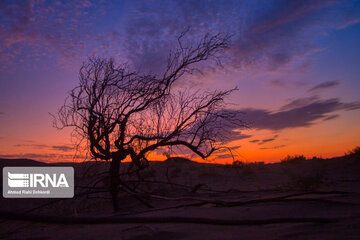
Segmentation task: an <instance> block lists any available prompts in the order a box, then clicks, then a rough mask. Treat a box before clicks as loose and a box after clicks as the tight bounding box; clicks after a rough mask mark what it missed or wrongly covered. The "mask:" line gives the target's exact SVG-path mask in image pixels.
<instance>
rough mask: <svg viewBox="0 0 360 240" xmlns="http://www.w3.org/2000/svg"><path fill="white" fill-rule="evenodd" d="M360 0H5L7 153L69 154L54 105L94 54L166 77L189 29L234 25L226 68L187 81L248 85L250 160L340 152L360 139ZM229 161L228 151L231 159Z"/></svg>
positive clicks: (0, 90)
mask: <svg viewBox="0 0 360 240" xmlns="http://www.w3.org/2000/svg"><path fill="white" fill-rule="evenodd" d="M359 21H360V2H359V1H335V0H324V1H321V0H319V1H306V0H293V1H265V0H264V1H254V0H248V1H121V2H120V1H114V2H112V1H24V0H22V1H1V3H0V35H1V38H0V41H1V43H0V61H1V64H0V146H1V147H0V155H2V156H3V157H30V158H36V159H47V160H49V158H52V159H57V160H62V159H69V158H71V156H72V154H73V152H72V151H71V140H70V130H69V131H62V132H59V131H57V130H56V129H54V128H52V124H51V117H50V115H49V114H48V113H49V112H51V113H54V112H56V110H57V109H58V107H59V106H60V105H61V104H62V102H63V101H64V99H65V97H66V94H67V92H68V91H69V90H70V89H72V88H73V87H75V86H76V84H77V82H78V79H77V72H78V70H79V67H80V66H81V63H82V62H83V61H84V60H86V58H87V56H92V55H100V56H105V57H110V56H113V57H115V58H116V59H117V60H118V61H119V62H124V61H126V62H128V63H129V64H131V65H133V66H134V67H135V68H137V69H139V70H140V71H152V72H155V73H158V72H159V73H160V72H161V71H162V70H163V66H164V60H165V58H166V56H167V54H168V53H169V51H170V49H173V48H174V47H176V40H177V36H179V34H180V33H181V32H182V31H184V30H185V29H187V28H190V30H189V33H188V35H187V39H186V40H187V41H188V42H192V41H195V40H196V39H198V38H199V37H201V36H203V35H204V34H205V33H212V34H214V33H218V32H221V33H229V34H231V35H232V45H231V47H230V49H229V50H228V51H227V52H226V56H225V57H226V58H225V59H224V60H223V64H224V68H222V69H217V70H216V71H215V70H208V71H207V72H206V74H205V75H204V76H200V75H194V76H191V77H189V78H186V79H183V80H182V81H183V82H182V84H181V86H185V87H189V88H190V87H192V88H201V89H217V88H221V89H226V88H232V87H235V86H238V88H239V89H240V90H239V91H238V92H236V93H235V94H233V95H232V96H231V98H230V99H228V103H229V105H228V106H229V107H228V108H229V109H231V111H237V112H239V117H241V118H243V119H244V120H246V121H247V122H248V123H249V124H250V126H251V127H252V128H251V129H249V130H242V131H239V130H236V129H232V130H233V133H234V134H233V135H234V136H233V140H234V141H233V142H231V143H230V145H231V146H233V147H234V148H236V149H237V151H238V152H239V155H241V156H242V157H243V158H244V159H245V160H249V161H254V160H262V161H275V160H276V159H279V158H281V157H283V156H285V155H286V154H305V155H309V156H310V155H315V154H320V155H322V156H334V155H337V154H341V153H343V152H345V151H347V150H349V149H351V148H353V147H354V146H356V145H360V137H359V136H360V135H359V134H355V133H356V132H357V133H359V132H360V131H359V130H360V127H359V126H358V125H359V124H358V121H359V120H358V119H360V111H359V109H360V95H359V89H360V79H359V76H360V67H359V63H360V45H359V42H360V23H359ZM219 158H221V159H225V158H226V157H225V156H221V155H219Z"/></svg>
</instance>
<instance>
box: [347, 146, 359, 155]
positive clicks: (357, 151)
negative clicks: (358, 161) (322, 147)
mask: <svg viewBox="0 0 360 240" xmlns="http://www.w3.org/2000/svg"><path fill="white" fill-rule="evenodd" d="M347 155H348V156H360V147H359V146H358V147H355V148H354V149H353V150H351V151H349V152H348V154H347Z"/></svg>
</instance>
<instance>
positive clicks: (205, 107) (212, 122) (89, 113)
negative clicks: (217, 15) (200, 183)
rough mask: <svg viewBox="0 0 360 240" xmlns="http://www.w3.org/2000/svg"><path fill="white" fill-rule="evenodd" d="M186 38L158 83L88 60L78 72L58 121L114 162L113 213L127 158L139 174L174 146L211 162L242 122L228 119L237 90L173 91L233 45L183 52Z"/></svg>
mask: <svg viewBox="0 0 360 240" xmlns="http://www.w3.org/2000/svg"><path fill="white" fill-rule="evenodd" d="M183 36H184V34H182V35H181V36H180V37H179V38H178V43H179V47H178V49H176V50H175V51H172V52H171V53H170V54H169V57H168V60H167V66H166V68H165V71H164V72H163V74H162V75H160V77H159V75H155V74H140V73H138V72H136V71H131V70H130V69H131V68H130V67H129V66H128V65H126V64H122V65H116V63H115V61H114V59H112V58H110V59H107V58H100V57H91V58H89V59H88V61H87V62H85V63H84V64H83V66H82V67H81V69H80V71H79V80H80V83H79V85H78V86H77V87H75V88H74V89H73V90H71V92H70V93H69V97H68V98H67V99H66V100H65V103H64V105H63V106H62V107H61V108H60V110H59V111H58V113H57V115H56V116H55V119H54V120H55V126H56V127H57V128H59V129H62V128H64V127H73V128H74V133H76V134H77V135H76V136H77V137H78V138H79V139H81V140H86V143H87V144H88V149H89V150H90V154H91V155H92V157H94V158H96V159H99V160H105V161H109V162H110V169H109V174H110V193H111V196H112V202H113V207H114V210H115V211H116V210H117V209H118V201H117V195H118V189H119V186H120V185H122V184H123V183H122V182H121V179H120V174H119V168H120V164H121V162H122V161H123V160H125V159H126V158H128V159H129V160H131V167H132V168H135V170H140V169H143V168H145V167H146V166H148V160H147V156H148V154H149V153H150V152H152V151H154V150H156V149H159V148H162V147H173V146H181V147H183V148H185V149H188V150H190V151H191V152H193V153H196V154H197V155H198V156H200V157H201V158H203V159H205V158H207V157H208V156H210V155H211V154H212V153H213V152H214V151H215V150H217V149H218V148H219V146H220V144H221V143H222V137H223V134H222V133H223V128H224V124H225V122H226V121H230V122H232V123H234V122H235V121H236V119H234V116H232V115H231V114H230V113H229V112H226V111H222V109H223V108H224V98H225V97H226V96H227V95H229V94H230V93H231V92H232V91H233V90H234V89H231V90H227V91H212V92H199V91H197V92H193V91H189V90H176V88H175V87H174V84H175V83H176V82H177V81H178V80H179V79H180V78H181V77H184V76H185V75H187V74H191V73H193V72H194V71H196V70H198V68H197V66H198V64H199V63H205V62H208V61H215V63H220V61H219V60H220V57H221V53H222V51H223V50H225V49H226V48H227V47H228V44H229V38H228V37H227V36H222V35H220V34H217V35H209V34H207V35H205V36H204V37H203V38H202V39H201V40H200V41H198V42H197V43H196V44H192V45H190V46H187V47H185V46H184V44H183V40H182V39H183ZM208 63H209V62H208ZM239 123H240V122H239Z"/></svg>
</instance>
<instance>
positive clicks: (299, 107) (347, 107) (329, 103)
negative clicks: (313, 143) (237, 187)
mask: <svg viewBox="0 0 360 240" xmlns="http://www.w3.org/2000/svg"><path fill="white" fill-rule="evenodd" d="M293 102H294V103H293V104H290V105H289V104H287V105H285V106H283V107H282V108H280V110H279V111H277V112H271V111H268V110H264V109H252V108H248V109H240V110H226V111H232V114H235V115H236V116H237V117H238V118H239V119H241V120H243V121H244V122H245V123H247V124H248V125H249V126H250V127H252V128H255V129H267V130H273V131H277V130H283V129H288V128H297V127H310V126H312V125H313V124H315V122H316V121H317V120H322V121H324V120H329V119H333V118H334V114H335V112H337V111H353V110H359V109H360V102H349V103H344V102H341V101H340V100H339V99H337V98H334V99H327V100H319V99H318V98H312V101H310V100H309V99H307V100H305V101H303V100H301V99H297V100H294V101H293ZM295 103H301V104H295ZM305 103H306V104H305ZM290 106H291V108H290ZM230 127H231V126H230ZM233 127H234V129H237V127H236V126H233ZM274 138H275V137H274ZM265 140H266V139H265ZM253 142H254V141H253Z"/></svg>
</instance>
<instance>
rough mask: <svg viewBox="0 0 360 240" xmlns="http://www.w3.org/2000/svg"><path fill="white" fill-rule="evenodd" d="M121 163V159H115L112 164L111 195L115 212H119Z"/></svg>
mask: <svg viewBox="0 0 360 240" xmlns="http://www.w3.org/2000/svg"><path fill="white" fill-rule="evenodd" d="M120 162H121V159H119V158H113V159H112V161H111V163H110V194H111V199H112V203H113V209H114V212H117V211H118V209H119V206H118V198H117V197H118V187H119V183H120V175H119V170H120Z"/></svg>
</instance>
